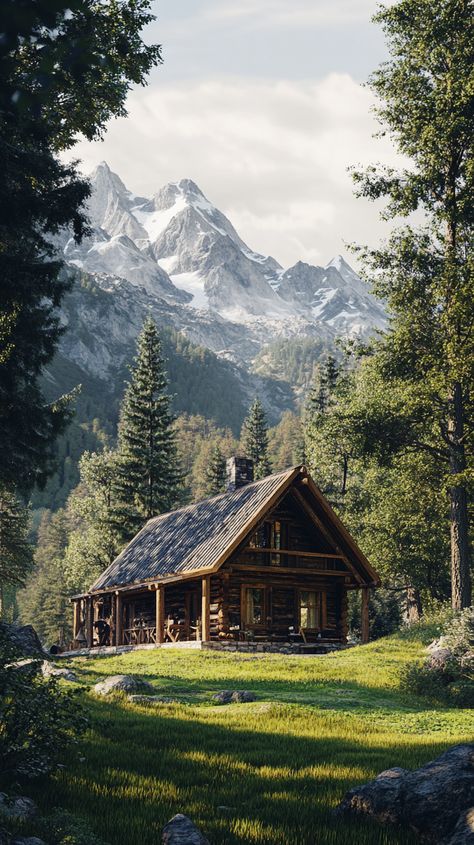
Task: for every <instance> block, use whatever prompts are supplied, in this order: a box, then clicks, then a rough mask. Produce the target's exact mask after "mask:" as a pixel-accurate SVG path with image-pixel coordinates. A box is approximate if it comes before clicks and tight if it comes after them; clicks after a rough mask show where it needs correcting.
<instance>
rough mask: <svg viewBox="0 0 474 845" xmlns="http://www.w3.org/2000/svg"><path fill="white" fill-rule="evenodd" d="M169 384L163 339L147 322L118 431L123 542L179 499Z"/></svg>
mask: <svg viewBox="0 0 474 845" xmlns="http://www.w3.org/2000/svg"><path fill="white" fill-rule="evenodd" d="M167 385H168V382H167V379H166V375H165V371H164V361H163V357H162V351H161V342H160V338H159V335H158V332H157V329H156V326H155V324H154V322H153V320H152V319H151V318H147V319H146V320H145V323H144V326H143V330H142V332H141V334H140V336H139V338H138V344H137V356H136V358H135V363H134V365H133V366H132V368H131V380H130V382H129V384H128V387H127V389H126V392H125V396H124V399H123V402H122V407H121V412H120V422H119V429H118V449H117V497H118V500H119V502H120V505H119V509H118V517H119V519H118V523H117V525H118V531H119V533H120V535H121V537H122V538H123V539H124V540H130V539H131V538H132V537H133V536H134V534H135V533H136V532H137V530H139V529H140V528H141V527H142V526H143V524H144V522H145V521H146V520H147V519H150V518H151V517H153V516H156V515H157V514H160V513H164V512H165V511H168V510H170V509H171V508H172V507H173V506H174V505H176V503H177V501H178V500H179V495H180V489H181V471H180V466H179V459H178V453H177V446H176V433H175V430H174V426H173V423H174V418H173V416H172V414H171V411H170V397H169V396H168V395H167V393H166V389H167Z"/></svg>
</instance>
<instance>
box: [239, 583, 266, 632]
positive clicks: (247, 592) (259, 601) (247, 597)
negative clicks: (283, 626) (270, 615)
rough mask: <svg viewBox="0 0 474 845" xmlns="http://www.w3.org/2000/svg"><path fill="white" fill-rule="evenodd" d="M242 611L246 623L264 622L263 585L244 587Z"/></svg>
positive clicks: (260, 623) (259, 623) (256, 623)
mask: <svg viewBox="0 0 474 845" xmlns="http://www.w3.org/2000/svg"><path fill="white" fill-rule="evenodd" d="M244 613H245V622H246V623H247V625H263V624H264V623H265V588H264V587H245V589H244Z"/></svg>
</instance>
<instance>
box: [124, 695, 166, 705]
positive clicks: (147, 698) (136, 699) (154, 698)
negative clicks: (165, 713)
mask: <svg viewBox="0 0 474 845" xmlns="http://www.w3.org/2000/svg"><path fill="white" fill-rule="evenodd" d="M127 697H128V700H129V701H131V702H133V704H177V703H178V702H177V701H176V699H175V698H169V697H168V696H166V695H129V696H127Z"/></svg>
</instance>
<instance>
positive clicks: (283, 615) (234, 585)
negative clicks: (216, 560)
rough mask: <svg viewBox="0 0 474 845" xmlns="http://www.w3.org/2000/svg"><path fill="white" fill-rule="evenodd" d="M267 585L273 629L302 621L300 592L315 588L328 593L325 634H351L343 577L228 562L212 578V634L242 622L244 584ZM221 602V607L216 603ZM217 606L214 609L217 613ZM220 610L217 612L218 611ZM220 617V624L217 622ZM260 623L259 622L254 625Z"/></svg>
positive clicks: (270, 629)
mask: <svg viewBox="0 0 474 845" xmlns="http://www.w3.org/2000/svg"><path fill="white" fill-rule="evenodd" d="M252 585H254V586H262V585H263V586H265V587H266V588H267V589H269V590H270V593H269V600H270V602H271V610H270V612H271V615H272V622H271V623H269V625H268V626H265V625H264V626H263V631H264V630H268V632H269V633H271V632H273V633H279V634H281V635H283V634H288V632H289V630H288V629H289V628H290V627H291V626H294V627H297V626H298V625H299V618H298V617H299V592H300V590H314V591H316V592H324V593H325V594H326V626H325V628H324V630H323V631H322V632H321V633H322V636H323V637H324V636H325V637H327V638H333V639H337V640H345V638H346V636H347V590H346V588H345V585H344V583H343V580H342V579H338V578H335V577H331V578H328V576H326V577H325V576H324V572H321V573H320V574H315V573H314V572H312V573H310V572H308V573H307V574H306V573H303V574H294V573H291V572H285V568H284V567H281V571H279V572H275V571H272V573H271V574H270V573H268V572H265V567H262V570H261V571H260V572H258V571H246V570H245V569H238V568H237V566H236V567H235V568H233V567H232V565H231V564H225V565H224V566H223V567H222V569H221V570H220V571H219V572H218V573H217V574H216V575H214V576H212V578H211V602H213V604H211V638H216V637H218V636H219V633H221V636H222V634H223V633H224V634H225V633H227V632H228V629H229V627H231V628H232V627H235V626H239V627H240V625H241V618H242V616H241V614H242V608H241V595H242V587H243V586H252ZM216 605H217V607H216ZM213 608H214V613H213ZM216 611H217V612H216ZM216 617H217V624H216ZM254 627H256V626H254Z"/></svg>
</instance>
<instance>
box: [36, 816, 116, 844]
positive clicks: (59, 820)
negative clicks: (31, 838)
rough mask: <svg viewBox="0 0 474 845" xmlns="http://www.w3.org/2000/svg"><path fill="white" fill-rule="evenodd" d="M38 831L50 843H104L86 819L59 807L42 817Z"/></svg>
mask: <svg viewBox="0 0 474 845" xmlns="http://www.w3.org/2000/svg"><path fill="white" fill-rule="evenodd" d="M38 833H39V834H40V835H41V836H44V837H45V838H46V839H47V841H48V843H50V845H104V842H103V840H102V839H99V837H98V836H96V835H95V833H93V831H92V830H91V827H90V825H89V823H88V822H87V821H86V820H85V819H82V818H80V817H79V816H76V815H73V813H68V812H67V810H62V809H59V808H56V809H55V810H53V812H52V813H50V814H49V815H48V816H46V817H45V818H43V819H40V823H39V825H38Z"/></svg>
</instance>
